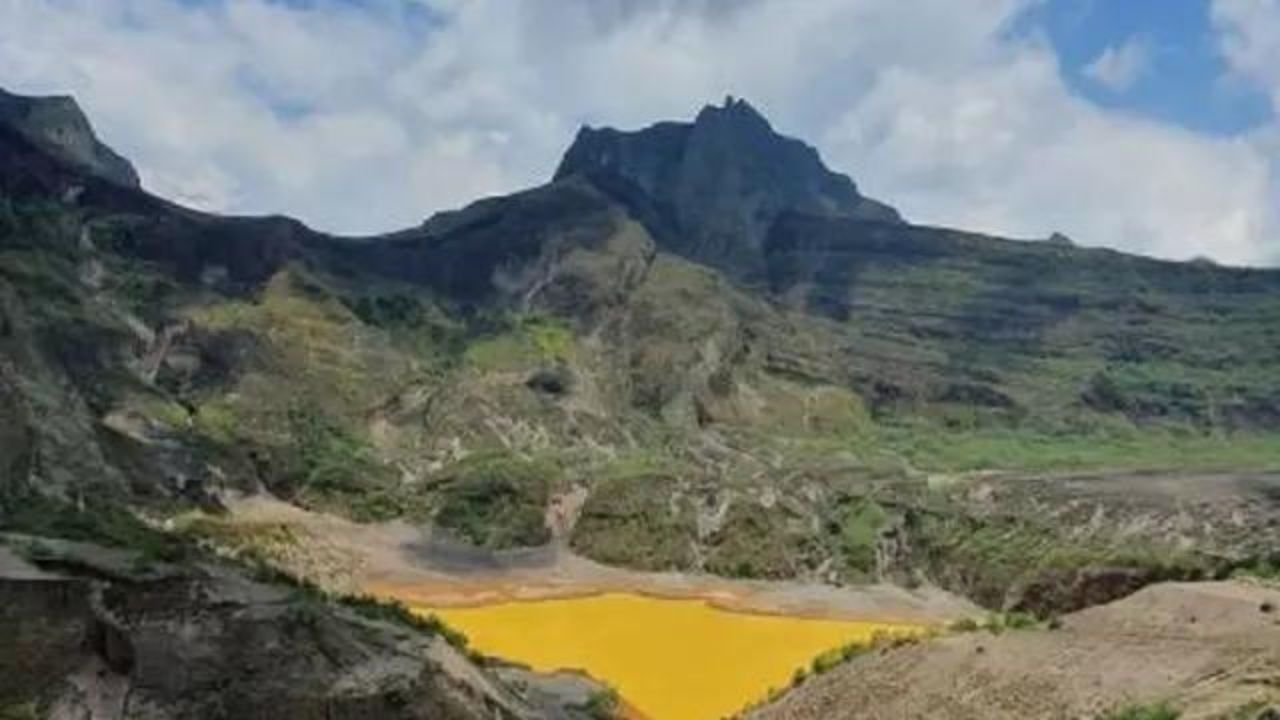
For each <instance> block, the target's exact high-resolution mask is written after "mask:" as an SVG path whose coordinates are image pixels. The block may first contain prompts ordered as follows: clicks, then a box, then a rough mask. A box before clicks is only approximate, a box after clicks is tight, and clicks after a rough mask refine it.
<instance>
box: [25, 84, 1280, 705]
mask: <svg viewBox="0 0 1280 720" xmlns="http://www.w3.org/2000/svg"><path fill="white" fill-rule="evenodd" d="M5 97H8V98H12V97H14V96H5ZM5 102H6V103H8V104H7V105H6V106H5V107H9V108H25V109H23V110H21V111H17V110H12V109H11V110H7V111H5V112H3V113H0V472H2V473H3V474H2V475H0V529H3V530H4V531H6V532H7V533H8V535H7V537H9V538H11V539H12V538H17V539H16V540H12V542H14V543H18V544H20V545H21V546H22V547H24V548H25V547H27V543H28V542H29V540H28V539H29V538H31V537H37V536H38V537H41V538H55V539H57V538H60V539H63V540H76V541H80V542H92V543H95V544H105V545H114V546H121V547H124V548H126V549H132V550H133V551H137V550H138V548H139V546H141V547H142V548H144V549H145V548H152V549H153V551H154V546H155V545H157V544H159V545H160V547H163V548H166V550H165V554H166V555H167V554H169V553H171V552H173V551H171V550H168V549H167V548H170V546H171V544H176V546H177V547H178V548H179V549H182V550H183V552H191V553H194V554H195V555H194V556H195V558H196V560H190V559H188V560H185V561H184V563H186V565H191V566H195V567H200V562H204V560H203V559H202V558H203V556H202V555H200V552H202V550H201V548H207V547H209V546H210V545H212V546H215V547H216V546H217V545H218V543H219V542H220V541H221V540H225V537H223V536H219V535H218V534H216V533H203V534H202V533H201V531H200V528H201V527H204V526H201V525H198V524H197V525H195V526H194V527H193V528H189V529H187V530H184V531H182V532H177V533H176V536H175V533H173V532H168V531H162V530H157V527H159V528H162V529H163V528H165V527H170V526H172V527H177V524H178V523H179V520H181V518H183V517H184V513H187V512H189V511H191V510H193V509H201V510H203V511H205V512H206V513H212V514H215V515H216V513H218V512H219V511H220V509H221V503H222V501H221V498H223V497H224V496H226V494H227V493H229V492H233V491H239V492H246V493H254V492H262V491H267V492H270V493H272V494H273V495H275V496H276V497H279V498H282V499H285V500H287V501H289V502H291V503H294V504H296V505H298V506H301V507H304V508H307V509H310V510H316V511H326V512H333V513H338V514H342V515H346V516H348V517H351V518H354V519H357V520H361V521H367V522H379V521H384V520H388V519H402V520H406V521H409V522H412V523H414V524H417V525H420V526H422V527H426V528H429V529H430V532H431V533H433V534H434V535H439V536H443V537H446V538H448V539H450V540H451V541H457V542H464V543H467V544H470V545H473V546H478V547H480V548H483V549H485V550H488V551H501V550H505V549H510V548H522V547H530V546H542V545H546V544H548V543H553V544H556V546H557V547H562V546H563V547H568V548H571V549H572V550H573V551H574V552H576V553H579V554H582V555H586V556H588V557H590V558H592V559H595V560H598V561H602V562H605V563H611V564H617V565H624V566H628V567H637V568H645V569H656V570H683V571H690V572H708V573H716V574H720V575H732V576H743V577H751V578H760V579H790V578H800V579H808V580H821V581H823V582H829V583H836V584H854V583H863V582H869V581H886V582H897V583H902V584H909V585H910V584H918V583H932V584H937V585H940V586H943V587H945V588H947V589H949V590H952V591H954V592H957V593H960V594H963V595H965V596H967V597H969V598H971V599H973V600H975V601H976V602H979V603H981V604H983V605H985V606H987V607H991V608H995V609H1009V610H1020V611H1028V612H1035V613H1038V614H1044V615H1049V614H1053V613H1057V612H1068V611H1071V610H1076V609H1079V608H1081V607H1085V606H1088V605H1092V604H1095V603H1098V602H1104V601H1106V600H1110V599H1113V598H1116V597H1119V596H1122V595H1125V594H1127V593H1130V592H1133V591H1134V590H1136V589H1138V588H1140V587H1142V586H1144V585H1146V584H1149V583H1152V582H1155V581H1158V580H1162V579H1171V578H1181V579H1195V578H1203V577H1210V576H1221V575H1224V574H1227V573H1231V572H1234V571H1238V570H1243V569H1249V568H1258V567H1268V566H1269V565H1268V563H1270V562H1272V561H1273V560H1274V559H1275V558H1274V553H1275V550H1274V549H1275V547H1277V541H1278V540H1280V537H1277V532H1278V529H1277V527H1276V525H1275V523H1274V517H1275V512H1276V498H1277V497H1280V479H1278V478H1277V476H1276V474H1275V472H1274V471H1275V470H1276V469H1277V468H1280V442H1277V435H1276V433H1277V430H1280V389H1278V388H1277V386H1276V383H1275V382H1274V379H1275V378H1276V377H1277V373H1278V372H1280V334H1278V333H1280V272H1277V271H1274V270H1262V269H1242V268H1229V267H1219V266H1215V265H1212V264H1208V263H1173V262H1165V261H1158V260H1153V259H1149V258H1142V257H1137V256H1132V255H1126V254H1122V253H1118V252H1114V251H1110V250H1101V249H1086V248H1079V247H1075V246H1072V245H1069V244H1065V243H1061V242H1020V241H1013V240H1008V239H1002V238H995V237H989V236H984V235H978V234H973V233H965V232H962V231H957V230H951V229H944V228H932V227H924V226H918V225H913V224H910V223H908V222H905V221H904V220H903V219H902V218H900V217H899V216H898V215H897V213H896V212H894V211H893V210H891V209H890V208H888V207H887V206H885V205H882V204H880V203H877V202H875V201H872V200H869V199H866V198H864V197H863V196H861V195H860V194H859V193H858V191H857V189H856V187H855V186H854V184H853V183H852V181H850V180H849V179H848V178H845V177H844V176H841V175H837V174H835V173H832V172H830V171H829V170H827V169H826V168H825V167H824V166H823V165H822V163H821V161H820V160H819V158H818V156H817V154H816V152H815V151H813V150H812V148H809V147H807V146H805V145H804V144H803V143H800V142H799V141H796V140H792V139H788V138H784V137H782V136H780V135H778V134H777V133H775V132H773V130H772V129H771V128H770V126H769V124H768V123H767V121H765V120H764V119H763V118H762V117H760V115H759V114H758V113H756V112H755V111H754V110H753V109H752V108H751V107H750V106H749V105H747V104H746V103H745V102H740V101H731V102H728V103H726V104H725V105H724V106H720V107H710V108H707V109H704V110H703V111H702V112H701V113H699V114H698V117H697V119H696V120H695V121H694V122H692V123H663V124H659V125H656V126H654V127H652V128H649V129H647V130H642V131H639V132H636V133H622V132H618V131H613V130H584V131H582V132H581V133H580V134H579V136H578V138H577V139H576V140H575V141H574V144H573V146H572V147H571V148H570V149H569V151H568V152H567V153H566V156H565V159H564V160H563V162H562V163H561V165H560V167H559V169H558V170H557V171H556V173H555V176H554V178H553V179H552V180H551V181H550V182H548V183H547V184H545V185H542V186H539V187H535V188H532V189H528V190H525V191H522V192H518V193H514V194H512V195H509V196H504V197H497V198H490V199H486V200H481V201H479V202H477V203H474V204H472V205H470V206H468V207H466V208H463V209H460V210H457V211H451V212H445V213H440V214H438V215H436V216H434V217H432V218H430V219H429V220H427V221H426V222H425V223H423V224H422V225H420V226H418V227H414V228H408V229H405V230H402V231H400V232H395V233H391V234H388V235H384V236H377V237H367V238H355V239H352V238H339V237H333V236H329V235H326V234H324V233H320V232H316V231H313V230H311V229H309V228H307V227H306V226H305V225H303V224H302V223H300V222H298V221H296V220H292V219H289V218H283V217H223V216H217V215H211V214H207V213H202V212H197V211H194V210H191V209H188V208H183V207H180V206H177V205H175V204H172V203H170V202H167V201H165V200H163V199H160V198H156V197H154V196H151V195H149V194H147V193H146V192H145V191H144V190H142V189H140V188H139V187H138V186H137V183H136V174H134V173H132V171H131V170H130V171H129V172H124V170H123V169H122V168H124V167H127V165H124V166H122V165H120V164H119V163H115V162H113V161H111V160H110V158H114V157H115V156H114V154H111V153H110V152H109V151H107V150H106V149H105V148H103V147H102V146H101V145H100V143H98V141H97V140H96V139H95V138H94V137H93V135H92V132H91V130H90V129H89V126H88V123H87V121H84V120H83V116H82V115H81V114H80V113H79V111H78V110H76V109H75V108H74V104H71V105H69V106H68V105H67V103H66V102H65V101H61V100H59V101H40V100H33V99H21V98H19V99H17V100H6V101H5ZM33 108H35V109H33ZM76 118H79V119H78V120H77V119H76ZM121 162H123V161H121ZM130 178H133V179H134V180H132V181H131V180H130ZM565 498H579V499H580V500H581V511H580V513H575V515H574V517H573V518H572V520H573V521H572V522H570V523H568V524H567V526H563V527H561V526H556V525H555V524H554V523H550V524H549V523H548V522H547V519H546V518H547V517H548V511H549V509H550V508H553V507H561V506H562V505H561V503H563V502H564V501H565ZM1188 508H1193V509H1194V510H1189V509H1188ZM206 529H207V528H206ZM157 534H159V536H160V537H159V538H158V539H157V537H156V535H157ZM28 549H29V548H28ZM260 550H261V549H260ZM302 551H303V550H299V552H302ZM37 555H38V553H37ZM254 557H258V556H256V555H255V556H254ZM65 564H66V563H63V565H62V566H65ZM81 565H83V563H81ZM186 565H184V566H186ZM62 566H60V565H59V564H58V563H56V562H54V563H50V562H48V561H46V562H45V563H44V571H46V572H47V571H49V570H50V569H56V568H58V567H62ZM95 572H99V571H92V570H90V571H86V570H85V568H83V567H80V569H79V570H78V571H77V575H76V576H77V577H85V576H88V577H93V576H94V574H95ZM99 574H100V573H99ZM205 576H208V573H207V572H206V573H205ZM277 579H278V578H277ZM311 579H316V580H317V581H319V580H322V578H311ZM200 582H202V583H205V582H207V583H212V584H213V585H214V586H215V588H214V590H211V591H210V592H215V594H216V593H217V592H221V590H219V589H218V588H220V587H221V581H219V580H217V579H216V578H213V579H209V578H208V577H206V579H203V580H200ZM2 586H3V583H0V590H2V589H3V587H2ZM124 587H126V588H131V589H127V590H122V591H121V592H124V593H125V596H126V597H129V593H131V592H137V593H139V595H138V597H139V598H140V599H139V600H138V602H149V601H148V600H147V598H149V597H152V596H151V595H150V593H151V592H152V591H153V588H151V587H150V586H145V584H144V586H142V587H134V586H128V585H126V586H124ZM12 592H15V593H21V592H26V590H25V589H22V587H20V586H15V587H14V589H12ZM22 607H23V608H26V609H25V610H24V611H23V612H24V613H32V612H35V611H34V610H32V609H31V607H30V606H29V605H23V606H22ZM318 608H319V609H318V610H317V611H316V612H318V613H319V614H320V615H321V616H322V617H323V618H327V619H326V620H325V621H324V622H326V623H327V622H330V621H332V622H334V623H338V626H339V627H341V628H348V629H349V628H350V627H351V626H350V625H349V624H348V621H349V620H351V618H350V617H349V616H348V615H347V614H346V611H345V610H343V609H341V608H339V607H336V606H334V605H333V604H332V603H328V604H326V603H320V605H319V606H318ZM32 617H38V613H37V615H36V616H32V615H30V614H28V615H24V616H21V617H19V618H18V619H17V621H18V622H27V621H32ZM139 622H140V623H141V624H140V625H138V626H137V627H135V628H134V630H137V631H139V632H141V630H140V629H139V628H142V629H145V627H156V626H151V625H148V624H147V623H148V622H149V621H147V620H146V618H145V617H144V618H142V619H141V620H140V621H139ZM144 626H145V627H144ZM158 627H161V628H162V629H163V628H167V631H172V632H179V631H181V630H182V628H180V627H178V626H174V625H163V624H161V625H159V626H158ZM157 632H159V631H157ZM341 632H342V633H346V632H347V630H346V629H344V630H342V631H341ZM219 642H221V641H219ZM341 642H346V641H341ZM353 652H354V651H353ZM355 654H356V655H358V654H359V653H358V652H357V653H355ZM0 655H3V653H2V652H0ZM271 662H274V661H271ZM482 670H483V669H481V670H476V671H475V672H482ZM466 672H467V673H471V672H472V670H470V669H468V670H466ZM481 677H484V678H488V677H489V676H488V675H483V674H482V675H481ZM486 682H487V680H486ZM495 682H496V680H495ZM0 689H3V686H0ZM6 699H8V698H6V697H5V696H4V693H3V692H0V703H2V702H3V701H4V700H6ZM0 707H3V705H2V704H0ZM526 711H527V712H529V713H533V714H532V715H530V716H533V717H536V716H538V715H537V714H536V712H535V711H533V710H528V708H525V710H522V711H521V712H526ZM179 714H181V713H180V712H179ZM459 717H470V716H468V715H465V714H464V715H460V716H459Z"/></svg>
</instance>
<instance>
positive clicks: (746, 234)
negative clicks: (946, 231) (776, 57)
mask: <svg viewBox="0 0 1280 720" xmlns="http://www.w3.org/2000/svg"><path fill="white" fill-rule="evenodd" d="M571 175H584V176H586V177H588V178H590V179H591V180H592V181H593V182H595V183H596V184H597V185H599V186H600V187H602V189H605V190H606V191H607V192H610V193H611V194H613V195H615V196H617V197H619V199H621V200H623V201H624V202H626V203H627V204H628V205H629V206H630V208H631V210H632V211H633V213H635V214H636V215H637V216H638V217H641V218H643V219H645V220H646V222H647V224H650V225H651V226H652V229H653V230H654V231H655V232H656V233H657V234H658V235H659V236H660V237H661V238H662V239H663V240H664V244H665V245H666V246H667V247H668V248H669V249H671V250H674V251H676V252H678V253H680V254H682V255H685V256H686V257H690V258H692V259H695V260H699V261H702V262H707V263H709V264H712V265H714V266H716V267H719V268H721V269H725V270H728V271H730V272H731V273H733V274H734V275H736V276H738V277H739V278H740V279H742V278H747V279H751V278H756V277H758V276H759V274H760V272H761V271H762V269H763V260H764V258H763V253H762V248H763V245H764V242H765V238H766V237H767V236H768V234H769V230H770V228H771V226H772V225H773V223H774V221H775V220H776V219H777V218H778V217H779V215H781V214H782V213H785V212H799V213H805V214H813V215H819V216H824V217H847V218H854V219H860V220H873V221H883V222H889V223H900V222H902V219H901V217H900V216H899V215H898V213H897V211H896V210H894V209H893V208H891V207H889V206H888V205H884V204H882V203H879V202H876V201H875V200H871V199H868V198H866V197H863V196H862V195H861V194H860V193H859V192H858V188H857V186H856V185H854V183H853V181H852V180H850V179H849V178H848V177H846V176H845V175H841V174H839V173H835V172H832V171H830V170H828V169H827V167H826V166H825V165H823V163H822V160H821V158H819V156H818V153H817V151H816V150H814V149H813V148H812V147H810V146H809V145H806V144H805V143H803V142H800V141H799V140H795V139H792V138H788V137H784V136H782V135H779V134H777V133H776V132H774V130H773V128H772V127H771V126H770V125H769V122H768V121H767V120H765V118H764V117H762V116H761V115H760V114H759V113H758V112H756V110H755V109H754V108H752V107H751V106H750V105H749V104H747V102H746V101H744V100H735V99H733V98H729V99H727V100H726V101H725V104H724V105H723V106H719V107H716V106H708V107H706V108H704V109H703V110H702V112H700V113H699V114H698V117H697V119H696V120H695V121H694V122H693V123H659V124H657V125H654V126H652V127H649V128H647V129H644V130H640V131H637V132H622V131H618V130H613V129H609V128H603V129H592V128H583V129H582V130H581V131H580V132H579V133H578V137H577V139H576V140H575V141H574V143H573V146H572V147H570V148H569V151H568V153H566V155H565V157H564V159H563V161H562V162H561V164H560V167H559V169H558V170H557V171H556V178H557V179H561V178H565V177H568V176H571Z"/></svg>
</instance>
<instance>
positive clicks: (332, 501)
mask: <svg viewBox="0 0 1280 720" xmlns="http://www.w3.org/2000/svg"><path fill="white" fill-rule="evenodd" d="M288 420H289V433H290V437H291V438H292V441H293V442H292V445H291V446H290V447H289V449H288V450H289V455H288V458H289V459H290V460H292V461H293V463H294V466H293V467H292V468H291V469H290V471H288V479H289V482H290V485H291V486H292V487H293V488H294V493H295V496H296V497H297V498H299V499H300V500H302V501H303V502H304V503H306V504H312V505H317V506H320V507H325V508H332V509H336V510H337V511H338V512H340V513H342V514H346V515H349V516H350V517H353V518H355V519H356V520H361V521H374V520H386V519H390V518H392V517H397V516H399V515H401V514H403V513H404V511H405V499H404V498H403V497H402V496H401V495H400V494H398V493H396V492H395V490H394V489H393V488H392V487H390V485H391V471H390V469H389V468H387V467H386V466H385V465H383V464H382V463H381V462H380V461H379V459H378V456H377V455H376V454H375V453H374V452H373V450H372V449H371V448H370V447H369V446H368V445H367V444H366V443H364V442H363V441H361V440H360V439H359V438H357V437H356V436H355V435H353V434H352V433H350V432H349V431H347V430H346V429H345V428H343V427H342V426H341V425H339V424H338V423H336V422H334V421H332V420H330V419H329V418H327V417H326V416H325V415H323V414H322V413H321V412H320V411H318V410H317V409H316V408H315V407H314V406H311V405H309V404H305V403H298V404H295V405H294V406H293V407H292V408H290V411H289V414H288Z"/></svg>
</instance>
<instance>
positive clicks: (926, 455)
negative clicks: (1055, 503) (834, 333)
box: [879, 422, 1280, 472]
mask: <svg viewBox="0 0 1280 720" xmlns="http://www.w3.org/2000/svg"><path fill="white" fill-rule="evenodd" d="M879 442H880V443H881V444H882V445H883V446H884V447H885V448H887V449H889V450H891V451H893V452H895V453H897V454H899V455H900V456H901V457H903V458H904V459H906V461H907V462H908V463H910V465H911V466H912V467H915V468H919V469H921V470H934V471H951V472H965V471H973V470H1006V471H1019V470H1021V471H1032V472H1041V471H1065V470H1161V469H1163V470H1168V469H1178V470H1184V471H1186V470H1223V469H1235V470H1248V469H1256V470H1270V469H1277V468H1280V439H1277V438H1276V437H1275V436H1274V435H1270V434H1262V433H1256V434H1255V433H1247V432H1241V433H1233V434H1213V433H1205V432H1203V431H1198V430H1194V429H1190V428H1186V429H1183V430H1181V431H1175V430H1172V429H1139V428H1134V427H1132V426H1128V427H1125V426H1123V425H1119V426H1116V427H1115V428H1114V429H1113V430H1111V431H1110V432H1100V431H1098V430H1097V429H1084V428H1081V429H1075V430H1072V429H1065V428H1064V429H1063V430H1061V431H1058V432H1052V433H1051V432H1047V431H1038V430H1034V429H1018V428H986V429H967V430H947V429H944V428H940V427H937V426H936V425H931V424H928V423H921V422H914V423H907V424H902V425H897V424H894V425H889V426H885V427H884V428H883V429H882V435H881V438H880V440H879Z"/></svg>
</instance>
